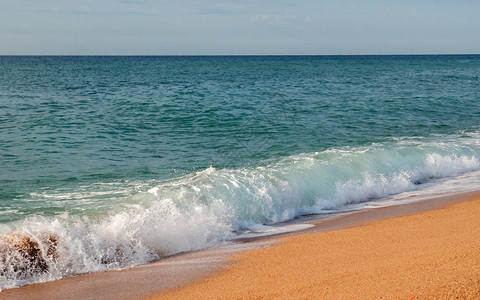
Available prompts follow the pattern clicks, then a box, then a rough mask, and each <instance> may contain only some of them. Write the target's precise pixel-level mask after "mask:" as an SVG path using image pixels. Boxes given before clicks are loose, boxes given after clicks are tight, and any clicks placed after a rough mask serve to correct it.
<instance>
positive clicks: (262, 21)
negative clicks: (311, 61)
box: [0, 0, 480, 55]
mask: <svg viewBox="0 0 480 300" xmlns="http://www.w3.org/2000/svg"><path fill="white" fill-rule="evenodd" d="M455 53H458V54H460V53H476V54H478V53H480V1H473V0H426V1H421V0H417V1H414V0H403V1H401V0H398V1H395V0H358V1H354V0H348V1H347V0H288V1H287V0H277V1H274V0H242V1H241V0H223V1H222V0H157V1H154V0H61V1H60V0H42V1H40V0H0V55H282V54H293V55H304V54H307V55H308V54H310V55H351V54H455Z"/></svg>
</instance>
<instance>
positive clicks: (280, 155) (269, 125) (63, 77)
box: [0, 55, 480, 289]
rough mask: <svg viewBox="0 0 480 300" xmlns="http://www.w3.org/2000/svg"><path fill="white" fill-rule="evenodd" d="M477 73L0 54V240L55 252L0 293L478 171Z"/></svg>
mask: <svg viewBox="0 0 480 300" xmlns="http://www.w3.org/2000/svg"><path fill="white" fill-rule="evenodd" d="M479 76H480V56H468V55H459V56H338V57H336V56H301V57H296V56H278V57H253V56H252V57H250V56H247V57H5V56H4V57H0V141H1V143H0V156H1V160H0V170H1V171H0V233H4V234H6V233H10V232H13V231H14V232H20V233H23V234H26V235H28V236H30V237H33V238H34V239H36V240H37V241H38V242H39V244H40V247H46V246H45V245H44V244H45V243H44V241H43V240H44V238H45V236H48V235H51V234H54V235H55V236H56V237H58V240H59V245H60V246H59V250H58V251H59V252H61V254H62V255H60V257H61V258H60V259H55V260H51V258H48V257H46V258H45V259H46V260H47V263H48V265H49V271H48V272H47V273H42V274H31V273H28V272H26V273H25V272H23V273H21V272H18V271H12V270H10V271H4V272H3V273H2V274H0V275H2V277H0V289H1V288H4V287H10V286H15V285H21V284H25V283H30V282H36V281H44V280H51V279H56V278H61V277H64V276H68V275H72V274H78V273H82V272H89V271H99V270H104V269H109V268H118V267H123V266H129V265H134V264H139V263H145V262H147V261H150V260H153V259H156V258H158V257H161V256H162V255H166V254H171V253H176V252H180V251H189V250H193V249H198V248H202V247H207V246H211V245H215V244H218V243H220V242H222V241H225V240H228V239H231V238H232V237H234V236H235V235H236V233H237V232H239V231H240V232H241V231H242V230H245V229H247V228H248V227H249V226H252V225H254V224H258V223H262V224H272V223H276V222H281V221H287V220H291V219H293V218H295V217H297V216H299V215H302V214H310V213H324V212H329V211H332V210H336V209H341V208H343V207H345V206H346V205H350V204H354V203H361V202H365V201H372V200H376V199H382V198H384V197H387V196H389V195H392V194H397V193H401V192H405V191H412V190H415V189H417V188H418V187H419V184H421V183H425V182H431V181H434V180H436V179H440V178H446V177H450V176H456V175H459V174H462V173H465V172H472V171H477V170H479V169H480V164H479V159H480V130H479V129H480V127H479V125H480V124H479V122H478V119H479V117H480V77H479ZM42 239H43V240H42ZM119 249H121V251H119ZM12 257H13V256H12ZM62 257H63V258H62ZM9 259H10V258H9ZM12 259H13V258H12ZM11 264H12V260H11V259H10V260H8V259H7V260H3V261H2V260H0V273H1V272H2V271H1V270H2V266H10V265H11ZM3 269H4V270H5V267H3ZM7 269H8V268H7Z"/></svg>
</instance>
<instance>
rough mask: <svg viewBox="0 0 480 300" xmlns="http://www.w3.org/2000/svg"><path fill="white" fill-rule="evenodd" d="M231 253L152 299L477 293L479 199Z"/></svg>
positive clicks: (472, 296) (479, 283) (466, 295)
mask: <svg viewBox="0 0 480 300" xmlns="http://www.w3.org/2000/svg"><path fill="white" fill-rule="evenodd" d="M478 198H479V197H478V196H477V199H478ZM236 258H237V259H238V261H237V262H236V263H234V264H233V265H232V266H231V267H229V268H228V269H227V270H226V271H223V272H221V273H218V274H216V275H214V276H212V277H209V278H207V279H204V280H202V281H201V282H199V283H196V284H193V285H190V286H187V287H184V288H180V289H177V290H174V291H171V292H169V293H167V294H161V295H157V298H159V299H184V298H188V299H199V298H201V299H205V298H209V299H215V298H218V299H272V298H309V299H315V298H317V299H318V298H322V299H413V298H414V297H415V299H432V298H436V299H455V298H457V299H480V200H472V201H467V202H462V203H457V204H453V205H450V206H448V207H446V208H443V209H438V210H434V211H427V212H422V213H417V214H413V215H408V216H402V217H395V218H390V219H385V220H379V221H373V222H370V223H368V224H366V225H363V226H359V227H354V228H348V229H342V230H337V231H328V232H317V233H311V234H304V235H298V236H293V237H287V238H284V239H283V240H281V243H280V244H279V245H278V246H276V247H272V248H266V249H260V250H253V251H249V252H246V253H242V254H240V255H237V256H236Z"/></svg>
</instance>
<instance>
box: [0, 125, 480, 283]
mask: <svg viewBox="0 0 480 300" xmlns="http://www.w3.org/2000/svg"><path fill="white" fill-rule="evenodd" d="M479 158H480V147H479V140H478V136H476V134H471V135H469V136H465V135H464V134H463V135H462V136H461V137H459V136H456V135H452V136H443V137H442V136H433V137H430V138H423V139H420V138H403V139H394V140H392V141H390V142H385V143H376V144H372V145H370V146H364V147H356V148H355V147H345V148H333V149H329V150H326V151H321V152H315V153H305V154H299V155H293V156H289V157H286V158H283V159H280V160H278V161H276V162H270V163H263V164H259V165H258V166H253V167H248V168H236V169H216V168H214V167H210V168H208V169H205V170H202V171H198V172H195V173H192V174H190V175H187V176H183V177H180V178H176V179H172V180H168V181H160V182H152V181H149V182H146V183H143V185H142V184H140V185H141V186H140V187H139V186H138V184H137V185H135V188H134V190H135V192H134V193H132V195H131V196H129V197H125V198H122V199H120V200H118V201H120V204H121V205H120V207H123V208H121V209H117V212H110V213H107V214H91V215H78V214H77V215H72V214H68V213H66V212H65V213H62V214H58V215H55V216H30V217H27V218H26V219H24V220H21V221H16V222H13V223H10V224H8V226H10V228H15V230H14V234H18V235H21V236H24V237H27V238H28V239H29V240H31V241H32V243H34V245H38V246H35V247H37V248H38V250H39V251H38V255H39V256H40V258H39V259H40V260H41V262H42V264H43V263H44V264H45V265H46V267H45V268H44V269H42V270H39V269H35V268H33V269H28V268H27V269H26V268H22V267H19V266H22V265H28V264H29V263H31V261H32V259H31V258H30V257H26V256H25V255H23V256H22V255H19V252H18V247H17V248H11V249H10V250H8V251H4V252H5V253H2V255H3V257H2V259H0V275H1V276H0V287H1V288H2V289H3V288H8V287H13V286H18V285H24V284H27V283H33V282H40V281H47V280H53V279H58V278H62V277H65V276H70V275H75V274H79V273H85V272H94V271H102V270H108V269H116V268H122V267H127V266H132V265H137V264H142V263H146V262H149V261H152V260H155V259H159V258H161V257H163V256H165V255H169V254H173V253H179V252H185V251H191V250H194V249H200V248H204V247H209V246H214V245H217V244H219V243H222V242H224V241H228V240H230V239H232V238H234V237H236V236H238V234H239V233H241V232H242V231H244V230H246V229H248V228H249V227H251V226H252V225H255V224H273V223H278V222H282V221H288V220H291V219H293V218H295V217H297V216H299V215H302V214H311V213H324V212H326V211H329V210H330V211H335V209H341V208H343V207H345V206H348V205H350V204H355V203H362V202H365V201H370V200H375V199H380V198H384V197H387V196H389V195H393V194H398V193H401V192H404V191H411V190H415V189H416V188H417V187H418V184H420V183H425V182H430V181H432V180H434V179H438V178H445V177H449V176H455V175H459V174H462V173H465V172H471V171H475V170H478V169H479V168H480V164H479ZM104 185H106V184H105V183H104V184H103V185H102V186H104ZM107 186H108V185H107ZM95 187H98V185H92V187H91V189H95ZM112 187H115V188H118V189H120V190H124V189H125V188H126V186H118V187H117V186H116V185H112ZM115 188H114V190H113V191H112V195H115ZM81 190H82V191H84V196H85V198H86V199H90V198H91V195H92V193H93V194H95V193H96V192H95V190H93V191H92V190H88V189H86V188H85V187H82V189H81ZM49 195H50V196H51V197H53V198H56V199H58V198H68V197H65V195H63V194H62V191H58V192H57V193H55V191H52V192H51V193H50V194H43V198H48V197H49ZM102 195H103V196H105V195H104V194H102ZM75 197H76V200H77V201H81V200H82V193H80V192H78V191H77V194H76V196H75ZM117 204H119V203H117ZM255 226H257V227H258V225H255ZM5 233H7V232H5ZM52 241H55V251H54V252H55V253H54V255H53V254H52V251H51V250H49V247H52ZM2 242H5V236H4V240H2ZM4 249H7V248H4Z"/></svg>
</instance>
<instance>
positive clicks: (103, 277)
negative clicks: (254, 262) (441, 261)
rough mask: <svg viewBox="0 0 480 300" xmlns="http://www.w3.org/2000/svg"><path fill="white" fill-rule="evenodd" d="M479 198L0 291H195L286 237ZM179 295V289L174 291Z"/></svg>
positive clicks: (327, 222)
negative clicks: (245, 255)
mask: <svg viewBox="0 0 480 300" xmlns="http://www.w3.org/2000/svg"><path fill="white" fill-rule="evenodd" d="M474 199H480V191H477V192H469V193H464V194H456V195H448V196H439V197H435V198H431V199H427V200H421V201H419V202H412V203H406V204H399V205H393V206H385V207H377V208H369V209H366V210H361V211H355V212H351V213H347V214H341V215H336V216H332V217H327V218H323V219H310V220H306V221H304V222H302V223H308V224H313V225H314V227H311V228H308V229H304V230H299V231H294V232H288V233H282V234H278V235H272V236H264V237H253V238H245V239H238V240H236V241H235V242H237V243H236V244H231V245H224V246H218V247H214V248H207V249H203V250H198V251H193V252H188V253H182V254H177V255H173V256H171V257H169V258H166V259H163V260H160V261H155V262H152V263H149V264H146V265H141V266H135V267H132V268H128V269H122V270H118V271H105V272H99V273H88V274H82V275H77V276H73V277H68V278H63V279H59V280H56V281H50V282H45V283H38V284H32V285H27V286H23V287H19V288H13V289H7V290H4V291H2V292H0V298H2V299H32V297H33V298H35V299H68V298H80V299H125V298H129V299H132V298H133V299H140V298H145V297H150V296H152V295H159V294H161V293H165V292H168V291H172V290H175V289H178V288H181V287H185V288H189V287H190V286H192V284H193V286H195V282H199V281H200V280H202V279H206V278H216V277H217V276H219V274H224V273H225V272H226V271H225V270H230V268H231V267H232V266H235V265H236V263H237V260H236V259H237V258H234V257H237V256H238V255H242V253H250V252H251V251H248V250H253V249H260V248H266V247H269V248H268V249H273V248H276V247H270V246H272V245H278V244H279V243H283V240H284V239H285V238H292V236H305V235H307V234H312V233H319V232H325V231H328V232H336V231H339V229H346V228H357V227H362V225H364V224H366V223H369V222H372V221H375V220H385V219H391V218H393V219H395V217H399V216H408V215H411V214H415V213H421V212H426V211H432V210H438V209H439V208H441V207H444V206H445V205H449V204H453V203H459V202H465V201H467V202H468V201H469V200H474ZM177 291H178V290H177Z"/></svg>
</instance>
